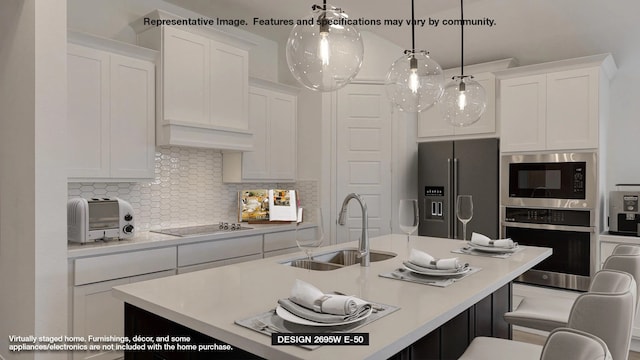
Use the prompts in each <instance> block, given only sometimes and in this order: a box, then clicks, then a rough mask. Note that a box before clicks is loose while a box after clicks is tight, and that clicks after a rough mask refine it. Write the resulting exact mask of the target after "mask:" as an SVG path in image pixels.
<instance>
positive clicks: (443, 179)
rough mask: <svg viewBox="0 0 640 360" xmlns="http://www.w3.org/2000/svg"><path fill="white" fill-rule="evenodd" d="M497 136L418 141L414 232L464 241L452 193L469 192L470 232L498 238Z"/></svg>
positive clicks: (468, 228)
mask: <svg viewBox="0 0 640 360" xmlns="http://www.w3.org/2000/svg"><path fill="white" fill-rule="evenodd" d="M498 146H499V144H498V139H474V140H459V141H441V142H427V143H420V144H419V145H418V204H419V207H420V224H419V228H418V234H419V235H423V236H436V237H444V238H455V239H462V223H461V222H460V221H458V219H457V217H456V197H457V196H458V195H472V196H473V218H472V219H471V221H469V223H468V224H467V240H469V239H470V238H471V233H472V232H473V231H475V232H479V233H482V234H484V235H486V236H488V237H490V238H493V239H496V238H497V237H498V234H499V217H498V194H499V189H498V187H499V183H498V166H499V165H498V164H499V157H500V153H499V148H498Z"/></svg>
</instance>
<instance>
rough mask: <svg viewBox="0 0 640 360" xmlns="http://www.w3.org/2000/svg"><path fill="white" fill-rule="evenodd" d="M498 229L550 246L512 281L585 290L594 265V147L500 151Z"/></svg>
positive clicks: (520, 240) (523, 241)
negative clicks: (563, 150)
mask: <svg viewBox="0 0 640 360" xmlns="http://www.w3.org/2000/svg"><path fill="white" fill-rule="evenodd" d="M501 165H502V167H501V169H502V170H501V171H502V173H501V181H502V183H501V199H502V200H501V202H502V206H501V209H500V212H501V219H502V221H501V223H502V227H501V232H502V236H503V237H510V238H512V239H513V240H514V241H517V242H518V243H519V244H522V245H531V246H544V247H550V248H552V249H553V254H552V255H551V257H549V258H547V259H546V260H545V261H543V262H542V263H540V264H538V265H537V266H535V267H534V268H533V269H532V270H530V271H528V272H526V273H525V274H523V275H522V276H521V277H520V278H519V279H517V281H520V282H524V283H531V284H537V285H544V286H551V287H558V288H563V289H572V290H580V291H586V290H587V289H588V287H589V283H590V281H591V276H592V275H593V274H594V273H595V271H596V265H597V259H596V226H595V225H596V224H595V222H596V219H595V207H596V206H597V204H596V202H597V200H596V199H597V169H596V154H595V153H554V154H525V155H505V156H503V158H502V164H501Z"/></svg>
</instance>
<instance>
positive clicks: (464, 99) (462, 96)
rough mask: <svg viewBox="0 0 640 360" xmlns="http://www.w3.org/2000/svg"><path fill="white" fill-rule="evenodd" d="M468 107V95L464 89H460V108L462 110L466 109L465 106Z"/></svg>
mask: <svg viewBox="0 0 640 360" xmlns="http://www.w3.org/2000/svg"><path fill="white" fill-rule="evenodd" d="M466 107H467V95H465V92H464V91H460V93H459V94H458V108H459V109H460V111H464V108H466Z"/></svg>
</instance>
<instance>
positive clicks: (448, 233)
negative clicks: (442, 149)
mask: <svg viewBox="0 0 640 360" xmlns="http://www.w3.org/2000/svg"><path fill="white" fill-rule="evenodd" d="M447 184H448V185H449V186H451V158H448V159H447ZM445 199H446V197H445ZM450 203H451V197H449V204H447V210H448V211H446V213H447V238H449V239H451V204H450Z"/></svg>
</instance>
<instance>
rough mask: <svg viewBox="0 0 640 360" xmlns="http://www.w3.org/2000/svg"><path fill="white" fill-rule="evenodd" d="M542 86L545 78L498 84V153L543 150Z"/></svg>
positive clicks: (544, 128)
mask: <svg viewBox="0 0 640 360" xmlns="http://www.w3.org/2000/svg"><path fill="white" fill-rule="evenodd" d="M546 84H547V82H546V75H534V76H526V77H521V78H514V79H507V80H503V81H502V82H501V84H500V96H501V105H502V106H501V114H500V124H501V126H502V131H501V139H500V147H501V150H502V151H526V150H541V149H544V148H545V134H546V121H545V119H546V104H547V100H546V98H547V85H546Z"/></svg>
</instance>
